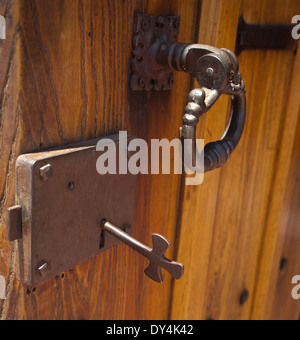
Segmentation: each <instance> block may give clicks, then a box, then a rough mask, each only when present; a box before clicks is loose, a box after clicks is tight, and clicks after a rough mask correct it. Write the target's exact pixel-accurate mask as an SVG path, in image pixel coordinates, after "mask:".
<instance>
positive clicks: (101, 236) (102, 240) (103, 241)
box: [99, 229, 105, 249]
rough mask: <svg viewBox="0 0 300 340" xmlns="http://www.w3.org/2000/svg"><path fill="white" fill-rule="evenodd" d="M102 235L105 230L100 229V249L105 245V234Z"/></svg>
mask: <svg viewBox="0 0 300 340" xmlns="http://www.w3.org/2000/svg"><path fill="white" fill-rule="evenodd" d="M104 235H105V231H104V230H103V229H102V230H101V234H100V246H99V248H100V249H103V248H104V246H105V236H104Z"/></svg>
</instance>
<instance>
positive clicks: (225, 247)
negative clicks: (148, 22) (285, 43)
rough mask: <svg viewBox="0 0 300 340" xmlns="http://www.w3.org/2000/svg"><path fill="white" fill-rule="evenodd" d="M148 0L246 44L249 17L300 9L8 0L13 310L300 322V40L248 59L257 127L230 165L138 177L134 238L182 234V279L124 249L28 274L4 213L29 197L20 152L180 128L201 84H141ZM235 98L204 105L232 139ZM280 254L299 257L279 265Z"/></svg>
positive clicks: (5, 141)
mask: <svg viewBox="0 0 300 340" xmlns="http://www.w3.org/2000/svg"><path fill="white" fill-rule="evenodd" d="M135 11H138V12H141V13H148V14H152V15H179V16H180V18H181V28H180V37H179V40H180V41H182V42H187V43H193V42H199V43H206V44H210V45H214V46H217V47H226V48H229V49H231V50H234V47H235V40H236V33H237V25H238V18H239V15H240V14H242V15H243V16H244V17H245V19H246V20H247V21H249V22H255V23H267V24H268V23H290V22H291V18H292V17H293V16H294V15H296V14H299V13H300V6H299V1H298V0H289V1H286V2H285V3H284V4H282V1H279V0H202V1H200V0H185V1H182V0H72V1H70V0H43V1H42V0H32V1H27V0H0V15H3V16H4V17H5V18H6V25H7V27H6V28H7V32H6V40H0V105H1V107H0V136H1V137H0V143H1V144H0V147H1V157H0V200H1V206H0V275H1V276H2V277H4V279H5V281H6V299H5V300H0V315H1V318H2V319H35V320H36V319H88V320H89V319H100V320H102V319H210V318H213V319H251V318H252V319H255V318H258V319H264V318H266V319H268V318H298V317H299V312H300V308H299V302H297V301H294V300H292V299H291V295H290V291H291V289H292V287H290V286H289V282H290V281H291V275H296V274H297V270H298V274H300V268H299V261H298V260H297V258H298V257H297V238H296V236H297V237H298V236H299V233H298V231H297V223H298V222H297V216H298V211H297V204H296V203H295V202H299V190H298V189H299V188H298V177H299V176H298V174H299V167H298V163H299V141H300V139H299V128H298V132H297V129H296V127H297V122H298V116H299V102H300V96H299V93H300V92H299V83H300V82H299V74H300V71H299V67H300V60H299V52H298V53H297V55H294V53H293V52H290V51H279V52H274V51H261V52H257V51H249V52H243V54H242V55H241V56H240V64H241V66H240V69H241V72H242V74H243V78H244V79H245V82H246V87H247V90H248V93H247V99H248V107H247V110H248V120H247V124H246V130H245V134H244V137H243V139H242V141H241V144H240V145H239V147H238V149H237V150H236V152H235V154H234V156H233V157H232V159H231V160H230V162H229V164H228V165H226V167H224V168H223V169H220V170H217V171H215V172H213V173H211V174H208V175H207V176H206V178H205V181H204V184H203V185H201V186H199V187H189V188H188V187H185V186H184V185H183V184H184V181H182V178H181V176H178V175H170V176H166V175H152V176H151V175H143V176H139V177H138V184H137V193H136V209H135V224H134V236H135V237H136V238H137V239H138V240H140V241H142V242H144V243H145V244H149V243H150V242H151V234H152V233H154V232H156V233H160V234H162V235H164V236H166V237H167V238H168V239H169V240H170V241H171V243H172V245H173V247H172V248H171V249H170V251H169V253H168V254H167V255H168V256H170V257H172V258H174V257H176V258H177V259H178V260H179V261H182V262H183V263H184V264H185V275H184V277H183V278H182V279H181V280H180V281H178V282H177V281H176V282H174V281H173V280H171V278H170V277H169V276H168V275H166V276H165V282H164V284H163V285H158V284H157V283H154V282H152V281H150V280H149V279H148V278H146V277H145V276H144V273H143V271H144V269H145V267H146V265H147V262H146V260H144V259H143V258H142V257H141V256H139V255H138V254H136V253H135V252H133V251H132V250H130V249H128V248H127V247H126V246H125V245H119V246H117V247H115V248H114V249H111V250H109V251H107V252H106V253H104V254H101V255H99V256H97V257H96V258H93V259H91V260H89V261H87V262H85V263H83V264H81V265H79V266H77V267H76V268H74V269H72V270H69V271H67V272H66V273H63V274H62V275H61V276H60V277H56V278H55V279H52V280H50V281H48V282H46V283H44V284H42V285H40V286H37V287H30V288H29V287H25V286H23V285H22V284H20V283H19V282H18V281H17V280H16V278H15V274H14V269H15V265H16V258H15V245H13V244H10V243H8V242H6V241H5V214H4V213H5V210H6V208H7V207H9V206H11V205H13V203H14V192H15V190H14V185H15V170H14V169H15V162H16V159H17V157H18V156H19V155H20V154H24V153H28V152H32V151H37V150H45V149H47V148H50V147H53V146H61V145H66V144H69V143H71V142H77V141H81V140H87V139H92V138H97V137H100V136H105V135H109V134H113V133H116V132H118V131H120V130H127V131H128V133H129V134H132V135H135V136H137V137H139V138H143V139H145V140H147V141H150V139H154V138H156V139H163V138H168V139H169V140H172V139H173V138H177V137H178V129H179V127H180V126H181V121H182V115H183V112H184V108H185V105H186V102H187V96H188V93H189V91H190V90H191V88H192V87H194V86H196V85H195V84H194V83H193V81H192V84H191V78H190V77H189V76H188V75H187V74H184V73H177V74H176V75H175V87H174V89H173V90H172V91H163V92H151V93H146V92H139V93H137V92H132V91H130V90H129V72H130V66H129V65H130V57H131V49H132V47H131V41H132V34H133V15H134V12H135ZM228 106H229V102H228V98H226V97H225V98H221V99H220V100H219V102H218V104H217V105H216V107H215V108H214V109H213V110H212V111H211V112H209V114H208V115H207V116H206V117H203V119H202V120H201V122H200V126H199V128H198V134H199V137H201V138H203V137H204V138H205V140H206V142H207V141H209V140H213V139H214V140H215V139H217V138H219V137H220V135H221V134H222V132H223V130H224V127H225V122H226V119H227V113H228ZM298 125H300V122H299V124H298ZM281 257H288V261H289V262H288V267H287V268H285V269H284V270H283V271H281V272H279V268H280V262H281ZM246 290H247V291H248V293H249V298H248V300H247V301H245V303H244V304H243V305H241V304H240V296H241V294H242V293H243V292H244V291H246ZM282 296H286V299H283V298H282ZM279 297H280V298H279ZM279 303H280V305H281V306H284V311H285V312H282V313H279V312H278V308H277V305H278V304H279Z"/></svg>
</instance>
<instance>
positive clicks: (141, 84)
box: [139, 78, 146, 89]
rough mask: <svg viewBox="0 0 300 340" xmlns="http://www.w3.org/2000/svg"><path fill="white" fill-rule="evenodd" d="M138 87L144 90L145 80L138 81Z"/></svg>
mask: <svg viewBox="0 0 300 340" xmlns="http://www.w3.org/2000/svg"><path fill="white" fill-rule="evenodd" d="M139 86H140V88H142V89H144V88H145V86H146V83H145V80H144V79H143V78H140V79H139Z"/></svg>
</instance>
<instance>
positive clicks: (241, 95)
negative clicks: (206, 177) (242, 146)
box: [181, 83, 246, 172]
mask: <svg viewBox="0 0 300 340" xmlns="http://www.w3.org/2000/svg"><path fill="white" fill-rule="evenodd" d="M245 92H246V91H245V87H244V84H243V83H241V87H240V89H239V90H238V91H237V93H236V94H235V95H234V96H233V98H232V104H231V115H230V119H229V122H228V125H227V128H226V131H225V133H224V135H223V137H222V139H221V140H220V141H217V142H213V143H209V144H207V145H206V146H205V148H204V169H203V168H199V167H200V164H197V160H199V159H201V155H200V154H199V151H198V150H197V147H196V127H197V123H198V121H199V117H200V116H201V114H203V113H204V112H205V111H207V107H206V106H205V98H206V94H205V91H204V90H203V89H196V90H193V91H192V92H191V93H190V95H189V104H188V105H187V107H186V114H185V115H184V117H183V124H184V125H183V127H182V128H181V137H182V138H183V139H190V140H192V145H193V147H192V155H190V159H192V162H193V165H195V164H197V167H196V169H197V171H199V172H208V171H212V170H215V169H217V168H220V167H222V166H224V165H225V164H226V163H227V161H228V159H229V158H230V156H231V155H232V153H233V151H234V150H235V149H236V147H237V145H238V143H239V141H240V139H241V137H242V134H243V131H244V126H245V119H246V95H245ZM215 96H217V95H216V94H215ZM204 107H205V109H203V108H204ZM203 170H204V171H203Z"/></svg>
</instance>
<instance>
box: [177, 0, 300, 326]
mask: <svg viewBox="0 0 300 340" xmlns="http://www.w3.org/2000/svg"><path fill="white" fill-rule="evenodd" d="M212 8H213V9H214V13H215V15H214V16H213V15H211V11H212ZM299 10H300V8H299V2H298V1H288V2H287V3H285V4H284V5H283V4H282V2H281V1H274V0H263V1H261V0H259V1H258V0H257V1H256V0H243V1H215V2H214V3H212V2H210V1H203V2H202V16H201V21H200V32H199V38H200V42H203V43H209V44H214V45H216V46H217V47H227V48H231V49H232V48H234V44H235V35H234V33H235V32H236V31H235V25H236V23H237V21H238V17H239V15H240V14H242V15H243V16H244V18H245V20H246V21H248V22H250V23H251V22H252V23H266V24H270V23H290V21H291V18H292V17H293V16H294V15H295V13H297V12H299ZM216 18H217V19H216ZM216 22H217V25H216ZM202 25H204V26H203V27H202ZM207 27H210V28H211V31H209V30H208V29H207ZM212 27H215V29H213V28H212ZM239 59H240V70H241V73H242V75H243V79H244V81H245V84H246V89H247V99H248V103H247V115H248V117H247V122H246V128H245V133H244V136H243V138H242V140H241V143H240V145H239V146H238V148H237V150H236V151H235V153H234V154H233V156H232V158H231V159H230V161H229V163H228V164H227V165H226V166H225V167H224V168H223V169H220V170H217V171H215V172H213V173H210V174H207V175H206V178H205V181H204V184H203V185H202V186H201V187H200V188H184V194H183V198H182V204H183V208H182V216H181V234H180V245H179V253H178V254H179V255H178V256H179V258H180V257H185V258H186V261H187V262H188V263H190V266H189V267H187V268H186V274H185V277H184V278H183V279H182V280H181V281H180V282H176V283H175V286H174V298H173V301H172V303H173V304H172V317H173V318H178V319H182V318H187V319H189V318H197V319H234V320H235V319H249V318H254V319H255V318H259V319H264V318H268V317H270V314H268V313H267V305H269V304H271V305H272V302H273V299H274V296H273V295H272V292H271V291H270V289H271V288H272V287H271V286H272V285H275V286H276V274H275V272H276V273H278V268H279V260H280V258H278V256H281V253H280V247H278V241H282V240H283V239H284V236H283V235H282V234H281V228H280V226H279V222H280V212H281V207H282V206H281V205H282V203H283V196H284V190H285V188H286V185H287V179H288V178H287V174H288V171H289V160H290V157H291V150H292V145H293V143H294V135H295V129H296V121H297V120H296V119H297V116H298V112H299V104H298V101H299V90H297V89H298V84H299V72H297V71H296V70H295V69H294V65H295V56H294V54H293V52H286V51H279V52H276V51H247V52H243V53H242V54H241V55H240V58H239ZM296 79H297V80H296ZM296 83H297V84H296ZM287 104H289V105H287ZM222 112H223V113H222ZM226 112H227V105H226V103H225V104H223V106H222V105H221V103H220V105H219V107H217V108H216V109H215V110H212V111H211V112H209V113H208V115H207V118H206V121H204V122H203V124H204V126H205V129H204V128H202V129H199V137H203V136H204V138H205V140H206V142H207V141H211V139H212V138H214V139H217V138H218V137H219V136H221V129H222V127H221V126H223V129H224V126H225V123H224V118H223V117H225V113H226ZM216 117H218V118H216ZM295 246H296V245H295ZM275 269H276V271H275ZM242 294H246V295H248V299H247V301H246V302H244V303H243V304H242V305H241V296H242ZM297 316H298V315H297Z"/></svg>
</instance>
